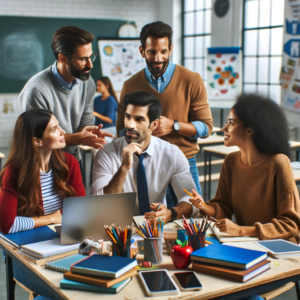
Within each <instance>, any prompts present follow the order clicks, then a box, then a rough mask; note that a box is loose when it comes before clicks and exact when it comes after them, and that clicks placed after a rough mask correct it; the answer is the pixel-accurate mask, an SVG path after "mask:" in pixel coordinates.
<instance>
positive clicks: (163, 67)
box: [145, 57, 170, 75]
mask: <svg viewBox="0 0 300 300" xmlns="http://www.w3.org/2000/svg"><path fill="white" fill-rule="evenodd" d="M145 60H146V64H147V66H148V68H149V70H150V72H151V73H152V74H155V75H157V74H162V73H163V72H164V71H165V70H166V68H167V65H168V63H169V61H170V59H169V57H168V59H167V60H165V61H163V62H154V61H153V62H151V61H149V60H147V59H145ZM154 64H156V65H157V64H160V67H158V68H156V67H153V65H154Z"/></svg>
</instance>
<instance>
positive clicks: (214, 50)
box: [206, 47, 241, 100]
mask: <svg viewBox="0 0 300 300" xmlns="http://www.w3.org/2000/svg"><path fill="white" fill-rule="evenodd" d="M207 50H208V55H207V67H206V74H207V76H206V78H207V85H206V87H207V97H208V99H210V100H212V99H214V100H222V99H232V100H233V99H234V98H235V97H236V96H237V95H238V94H239V93H240V92H241V64H240V54H239V52H240V47H211V48H208V49H207Z"/></svg>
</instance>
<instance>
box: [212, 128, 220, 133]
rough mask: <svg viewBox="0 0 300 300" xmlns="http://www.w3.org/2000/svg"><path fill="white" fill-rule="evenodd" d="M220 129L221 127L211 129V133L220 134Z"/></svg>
mask: <svg viewBox="0 0 300 300" xmlns="http://www.w3.org/2000/svg"><path fill="white" fill-rule="evenodd" d="M221 131H222V128H221V127H213V130H212V132H221Z"/></svg>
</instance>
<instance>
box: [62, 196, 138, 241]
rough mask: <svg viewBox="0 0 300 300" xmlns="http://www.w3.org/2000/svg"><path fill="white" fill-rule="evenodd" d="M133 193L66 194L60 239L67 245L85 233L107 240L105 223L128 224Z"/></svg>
mask: <svg viewBox="0 0 300 300" xmlns="http://www.w3.org/2000/svg"><path fill="white" fill-rule="evenodd" d="M135 201H136V193H135V192H132V193H121V194H106V195H98V196H86V197H68V198H65V199H64V201H63V216H62V226H61V235H60V243H61V245H70V244H75V243H78V242H82V241H83V240H84V239H85V238H86V237H89V238H92V239H93V240H94V241H97V240H99V239H104V240H109V236H108V235H107V233H106V231H105V230H104V227H103V226H104V225H105V224H106V225H111V223H115V224H116V225H117V226H121V227H122V228H123V227H125V226H126V225H131V223H132V218H133V215H134V208H135Z"/></svg>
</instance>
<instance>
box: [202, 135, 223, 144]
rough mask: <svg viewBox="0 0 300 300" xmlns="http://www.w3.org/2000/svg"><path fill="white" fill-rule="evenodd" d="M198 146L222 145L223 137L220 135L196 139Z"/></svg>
mask: <svg viewBox="0 0 300 300" xmlns="http://www.w3.org/2000/svg"><path fill="white" fill-rule="evenodd" d="M197 143H198V145H209V144H216V143H224V136H221V135H210V136H209V137H208V138H205V139H201V138H198V139H197Z"/></svg>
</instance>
